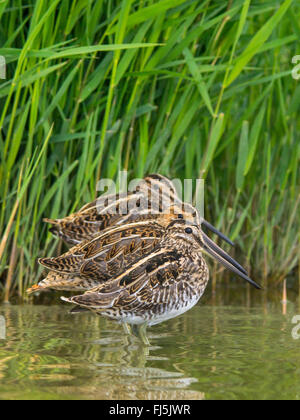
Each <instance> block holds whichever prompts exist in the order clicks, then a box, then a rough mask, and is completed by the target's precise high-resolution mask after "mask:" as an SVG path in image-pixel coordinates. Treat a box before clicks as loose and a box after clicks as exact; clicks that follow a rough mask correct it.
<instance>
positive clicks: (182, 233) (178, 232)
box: [167, 219, 261, 289]
mask: <svg viewBox="0 0 300 420" xmlns="http://www.w3.org/2000/svg"><path fill="white" fill-rule="evenodd" d="M167 235H168V236H167V240H169V241H170V242H172V245H173V246H176V248H177V249H178V250H179V251H181V252H184V253H188V254H190V255H191V257H192V256H193V254H195V252H196V253H200V254H207V255H209V256H210V257H213V258H214V259H215V260H217V261H218V262H220V263H221V264H222V265H223V266H225V267H226V268H228V269H229V270H231V271H232V272H233V273H235V274H237V275H238V276H239V277H241V278H243V279H244V280H245V281H247V282H248V283H250V284H251V285H252V286H254V287H255V288H257V289H261V287H260V286H259V285H258V284H257V283H256V282H255V281H253V280H252V279H251V278H250V277H249V276H248V273H247V271H246V270H245V269H244V268H243V267H242V266H241V265H240V264H239V263H238V262H237V261H235V260H234V259H233V258H232V257H231V256H230V255H228V254H227V252H225V251H224V250H223V249H222V248H220V247H219V246H218V245H217V244H216V243H214V242H213V241H212V240H211V239H210V238H209V237H208V236H207V235H206V234H205V233H204V232H203V230H202V229H201V227H200V226H199V225H195V224H193V223H192V222H189V221H186V220H184V219H177V220H173V221H172V222H171V223H170V224H169V226H168V227H167Z"/></svg>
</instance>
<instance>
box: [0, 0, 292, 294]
mask: <svg viewBox="0 0 300 420" xmlns="http://www.w3.org/2000/svg"><path fill="white" fill-rule="evenodd" d="M0 20H1V25H0V55H2V56H4V57H5V59H6V62H7V79H6V80H0V200H1V208H0V258H1V260H0V276H1V279H2V281H0V285H1V290H2V292H3V295H4V296H5V299H6V300H8V298H9V296H10V295H12V294H15V293H16V292H17V293H18V294H19V295H20V296H23V293H24V290H25V288H26V287H27V286H28V285H29V284H31V283H33V282H34V281H36V279H37V277H39V275H40V269H39V268H38V267H37V264H36V259H37V257H39V256H42V255H52V254H54V253H55V252H57V249H56V248H57V246H58V242H57V241H56V240H54V239H53V238H52V237H51V235H50V234H48V233H47V227H46V226H45V225H44V224H43V223H42V218H43V217H51V218H55V217H62V216H65V215H67V214H69V213H70V212H71V211H74V210H75V209H77V208H79V207H80V206H81V205H82V204H84V203H86V202H88V201H89V200H91V199H92V198H94V197H95V191H96V181H97V180H98V179H99V177H109V178H116V177H117V174H118V171H119V170H124V169H126V170H128V171H129V174H130V177H142V176H144V175H145V174H147V173H150V172H154V171H158V172H161V173H162V174H165V175H167V176H170V177H171V178H173V177H180V178H182V179H183V178H196V177H199V176H202V177H204V178H205V180H206V218H207V219H208V220H209V221H211V222H213V223H214V224H215V225H217V227H218V228H220V229H221V230H222V231H224V233H227V234H228V235H229V236H230V237H231V238H232V239H233V240H234V241H236V243H237V245H238V246H237V252H238V250H240V251H242V252H241V254H242V255H244V261H243V262H244V263H245V264H246V265H247V266H248V268H250V270H251V274H252V275H253V276H259V277H263V278H264V279H265V280H264V284H265V286H266V285H267V284H268V283H269V284H271V283H274V284H276V283H277V282H278V281H280V280H281V279H283V278H284V277H286V276H287V275H288V274H289V273H291V272H292V271H293V270H296V267H297V265H298V266H299V231H300V221H299V182H298V180H299V157H300V142H299V134H298V133H299V128H300V123H299V118H297V117H298V115H297V114H298V111H299V107H300V80H298V81H297V80H295V79H293V78H292V76H291V71H292V69H293V67H295V64H292V57H293V56H295V55H297V54H300V47H299V40H300V23H299V22H300V6H299V4H298V2H297V1H293V0H286V1H270V2H261V1H250V0H228V2H224V1H221V0H220V1H218V0H216V1H214V0H201V1H200V0H194V1H186V0H172V1H171V0H153V1H152V0H148V1H147V0H136V1H132V0H123V1H115V0H106V1H104V0H75V1H69V0H52V1H49V0H40V1H35V2H34V1H33V2H24V1H22V0H14V1H7V2H2V3H0ZM299 73H300V72H299ZM59 246H60V245H59ZM239 258H240V259H241V260H242V259H243V257H242V256H241V255H239ZM1 290H0V291H1Z"/></svg>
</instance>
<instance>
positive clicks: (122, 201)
mask: <svg viewBox="0 0 300 420" xmlns="http://www.w3.org/2000/svg"><path fill="white" fill-rule="evenodd" d="M172 207H173V208H176V211H177V214H179V213H185V214H189V220H190V219H191V218H193V220H195V222H196V223H197V224H199V225H200V224H204V225H206V227H207V228H208V229H210V230H212V231H213V232H214V233H217V234H218V235H219V236H221V238H222V239H224V240H225V241H227V242H229V243H230V244H231V245H233V244H232V242H231V241H230V240H229V239H228V238H226V236H224V235H222V234H221V233H220V232H218V231H217V230H216V229H215V228H214V227H213V226H212V225H210V224H209V223H208V222H206V221H205V220H204V219H201V217H200V215H199V214H198V211H197V209H196V208H194V207H193V206H192V205H190V204H188V203H184V202H182V201H181V199H180V198H179V197H178V196H177V193H176V190H175V187H174V185H173V183H172V182H171V181H170V180H169V179H168V178H166V177H164V176H162V175H159V174H152V175H149V176H147V177H146V178H145V179H144V180H142V181H141V182H140V183H139V184H138V185H137V186H136V188H135V189H134V191H132V192H125V193H120V194H116V195H114V194H110V195H103V196H101V197H99V198H98V199H97V200H95V201H94V202H92V203H89V204H86V205H85V206H84V207H82V209H80V210H79V211H78V212H76V213H74V214H72V215H70V216H67V217H65V218H63V219H44V221H46V222H47V223H50V224H52V225H53V227H52V228H51V229H50V231H51V232H52V233H53V234H54V235H55V236H58V237H60V238H62V239H63V240H64V241H65V242H66V243H68V244H70V245H76V244H78V243H80V242H82V241H84V240H87V239H92V238H93V237H94V235H95V234H97V233H99V232H101V231H102V230H104V229H106V228H108V227H111V226H119V225H124V224H125V223H133V222H136V221H141V220H152V219H156V218H157V217H159V215H160V214H167V213H169V209H170V208H172Z"/></svg>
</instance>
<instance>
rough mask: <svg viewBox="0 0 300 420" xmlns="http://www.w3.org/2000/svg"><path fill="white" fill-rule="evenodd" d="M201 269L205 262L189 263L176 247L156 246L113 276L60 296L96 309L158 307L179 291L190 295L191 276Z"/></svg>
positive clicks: (203, 268)
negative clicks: (83, 290) (85, 289)
mask: <svg viewBox="0 0 300 420" xmlns="http://www.w3.org/2000/svg"><path fill="white" fill-rule="evenodd" d="M201 270H207V268H206V265H203V266H201V265H198V264H193V263H192V262H191V260H190V259H189V258H188V256H184V255H182V254H181V253H180V252H178V251H175V250H173V251H171V250H168V249H164V248H159V249H157V250H155V251H154V252H152V253H151V254H150V255H148V256H147V257H145V258H143V259H140V260H139V261H137V262H136V263H135V264H133V265H132V266H131V267H130V268H129V269H128V270H126V271H124V272H123V273H122V274H121V275H119V276H118V277H116V278H115V279H112V280H110V281H108V282H107V283H105V284H103V285H101V286H99V287H97V288H95V289H93V290H91V291H88V292H86V293H85V294H83V295H79V296H74V297H72V298H70V299H66V298H64V299H63V300H66V301H68V302H70V303H74V304H77V305H79V306H82V307H85V308H88V309H91V310H97V311H105V310H106V309H108V308H113V309H116V310H117V309H119V310H124V311H126V310H128V311H135V310H137V309H139V310H147V309H150V308H154V307H156V308H158V307H159V306H160V305H164V304H167V303H168V302H169V301H170V299H171V298H173V299H176V297H178V296H180V295H182V294H183V293H185V296H186V297H187V298H188V297H189V296H191V297H192V294H193V293H194V291H193V277H195V276H198V278H199V277H200V278H201V276H202V274H203V273H202V271H201ZM204 274H205V275H206V274H207V273H204Z"/></svg>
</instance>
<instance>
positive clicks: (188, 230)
mask: <svg viewBox="0 0 300 420" xmlns="http://www.w3.org/2000/svg"><path fill="white" fill-rule="evenodd" d="M185 233H188V234H191V233H193V229H191V228H186V229H185Z"/></svg>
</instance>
